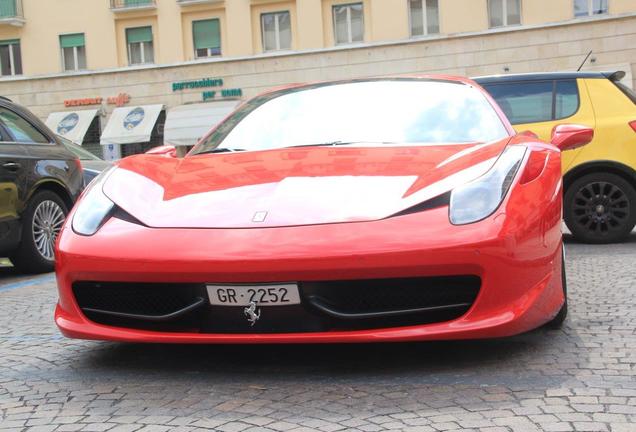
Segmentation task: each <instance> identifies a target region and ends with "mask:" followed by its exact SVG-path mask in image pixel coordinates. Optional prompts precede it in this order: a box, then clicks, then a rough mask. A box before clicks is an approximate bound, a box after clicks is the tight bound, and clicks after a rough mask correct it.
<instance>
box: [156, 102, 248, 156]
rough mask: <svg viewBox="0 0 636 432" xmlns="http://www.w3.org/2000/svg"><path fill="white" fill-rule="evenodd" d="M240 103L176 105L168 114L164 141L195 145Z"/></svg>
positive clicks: (175, 144)
mask: <svg viewBox="0 0 636 432" xmlns="http://www.w3.org/2000/svg"><path fill="white" fill-rule="evenodd" d="M239 103H240V101H235V100H232V101H218V102H208V103H197V104H189V105H181V106H178V107H174V108H172V109H171V110H170V111H168V114H167V115H166V125H165V127H164V135H163V141H164V142H165V143H166V144H171V145H174V146H191V145H194V144H196V143H197V141H198V140H199V139H200V138H201V137H202V136H203V135H205V134H206V133H207V132H208V131H209V130H210V129H211V128H212V127H213V126H216V125H217V124H218V123H219V122H220V121H221V120H223V119H224V118H225V117H226V116H227V115H228V114H229V113H231V112H232V111H234V108H236V106H237V105H238V104H239Z"/></svg>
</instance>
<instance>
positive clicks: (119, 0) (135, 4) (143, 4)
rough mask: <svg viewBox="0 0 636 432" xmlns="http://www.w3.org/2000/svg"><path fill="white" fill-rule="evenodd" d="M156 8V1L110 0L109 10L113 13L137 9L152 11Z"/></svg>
mask: <svg viewBox="0 0 636 432" xmlns="http://www.w3.org/2000/svg"><path fill="white" fill-rule="evenodd" d="M156 7H157V2H156V0H110V9H111V10H112V11H115V12H117V11H128V10H139V9H154V8H156Z"/></svg>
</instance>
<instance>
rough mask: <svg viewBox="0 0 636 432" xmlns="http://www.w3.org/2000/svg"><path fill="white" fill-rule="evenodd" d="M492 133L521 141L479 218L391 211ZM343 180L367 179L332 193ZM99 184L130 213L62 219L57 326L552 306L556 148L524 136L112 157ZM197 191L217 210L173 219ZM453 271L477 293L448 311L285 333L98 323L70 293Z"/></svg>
mask: <svg viewBox="0 0 636 432" xmlns="http://www.w3.org/2000/svg"><path fill="white" fill-rule="evenodd" d="M436 78H439V77H436ZM444 79H451V78H450V77H444ZM462 82H466V83H468V84H471V85H474V83H472V82H471V81H469V80H462ZM487 97H488V96H487ZM489 100H490V98H489ZM494 106H495V107H496V105H494ZM496 109H497V110H498V112H499V114H500V116H501V117H502V121H503V122H504V124H505V125H506V128H507V129H509V131H510V133H511V135H512V133H513V132H512V130H511V128H510V126H509V123H508V122H507V120H505V117H503V114H501V111H500V110H499V109H498V108H496ZM506 145H523V146H525V147H527V148H528V151H527V152H526V157H525V158H524V161H523V164H522V166H521V167H520V169H519V171H518V172H517V174H516V176H515V179H514V182H513V185H512V187H511V188H510V191H509V193H508V194H507V196H506V198H505V199H504V201H503V202H502V204H501V205H500V206H499V208H498V209H497V210H496V211H495V212H494V213H493V214H492V215H490V216H488V217H487V218H485V219H484V220H481V221H479V222H476V223H471V224H467V225H453V224H451V223H450V221H449V215H448V206H441V207H437V208H433V209H429V210H426V211H417V212H412V213H408V214H401V215H396V213H399V212H401V211H403V210H405V209H408V208H410V207H411V206H413V205H415V204H418V203H420V202H422V201H423V200H426V199H427V198H432V197H434V196H435V194H434V193H438V192H440V191H442V192H446V191H448V190H451V189H452V188H453V187H454V186H453V185H456V183H453V182H452V181H448V180H447V179H448V178H451V179H452V178H454V177H453V176H454V175H455V176H459V175H464V174H466V170H467V169H470V168H471V167H475V166H478V167H479V168H477V169H474V170H472V171H469V175H464V177H462V178H463V182H466V181H468V180H470V179H472V178H475V177H477V176H478V175H479V173H482V174H483V172H485V171H486V170H487V169H488V168H489V167H490V166H492V163H493V161H494V158H495V157H496V156H497V155H498V154H500V153H501V151H502V149H503V148H504V147H505V146H506ZM347 176H358V177H360V178H362V179H368V180H369V182H368V183H365V182H364V181H362V182H361V183H358V187H360V188H361V189H347V186H346V181H343V179H346V177H347ZM471 176H472V177H471ZM298 177H314V178H317V179H318V180H316V181H317V182H318V183H316V187H314V188H312V189H311V191H312V195H311V197H310V198H311V199H308V197H307V196H306V195H305V196H302V198H304V201H303V200H302V199H300V198H299V195H298V194H297V193H296V194H294V193H292V192H293V190H294V189H296V187H292V188H290V189H289V190H288V189H285V188H284V187H281V185H284V184H285V182H287V181H288V180H286V179H294V178H298ZM328 178H334V179H340V184H342V185H344V186H343V190H342V191H339V190H338V188H336V187H334V185H335V183H329V182H327V181H325V180H324V179H328ZM131 179H132V181H131ZM374 179H375V180H378V179H380V180H382V179H386V180H388V181H395V182H396V183H395V188H394V189H392V190H391V194H388V193H387V194H386V196H383V195H382V192H378V194H377V197H378V200H377V201H378V202H377V203H371V204H370V205H362V201H359V202H358V203H359V205H356V206H347V207H346V211H342V212H340V213H339V214H337V215H334V214H333V213H331V214H328V215H325V214H323V213H326V212H321V209H323V208H324V206H325V205H326V204H325V203H326V202H327V201H328V199H329V197H334V196H335V197H337V199H341V198H342V197H345V196H353V195H354V194H356V193H369V189H370V188H372V187H374V186H377V184H378V183H374V182H373V180H374ZM321 182H322V183H321ZM306 184H307V183H305V185H306ZM440 184H441V186H440ZM360 185H362V186H360ZM296 190H297V189H296ZM225 191H232V196H233V197H234V202H233V201H231V200H228V199H226V198H227V197H225V196H221V198H219V196H220V195H218V193H220V194H221V195H222V194H223V193H224V192H225ZM320 191H322V193H321V192H320ZM144 192H145V193H144ZM433 192H434V193H433ZM104 193H105V194H106V195H107V196H109V198H110V199H111V200H113V201H114V202H115V203H116V204H117V205H118V206H120V207H121V208H122V209H124V210H125V211H127V212H128V213H130V214H131V215H134V217H135V218H137V219H139V221H141V222H142V223H141V224H140V223H136V222H134V221H129V220H124V219H120V218H110V219H108V220H107V221H106V222H105V223H104V225H103V226H102V227H101V228H100V229H99V231H98V233H97V234H95V235H94V236H82V235H78V234H77V233H75V232H74V231H73V229H72V228H71V224H70V223H68V222H67V224H66V225H65V226H64V228H63V230H62V233H61V235H60V237H59V240H58V248H57V251H56V252H57V255H56V266H57V282H58V289H59V294H60V296H59V302H58V305H57V308H56V312H55V321H56V323H57V325H58V327H59V328H60V329H61V331H62V333H63V334H65V335H66V336H69V337H77V338H85V339H98V340H116V341H137V342H168V343H306V342H323V343H327V342H374V341H413V340H435V339H468V338H490V337H502V336H509V335H514V334H518V333H522V332H525V331H528V330H531V329H534V328H536V327H538V326H540V325H542V324H544V323H546V322H547V321H549V320H550V319H552V318H553V317H554V316H555V315H556V314H557V313H558V311H559V310H560V308H561V306H562V305H563V303H564V292H563V286H562V273H561V269H562V265H563V263H562V247H563V245H562V235H561V213H562V204H561V194H562V181H561V158H560V152H559V150H558V149H557V148H556V147H554V146H552V145H549V144H545V143H542V142H540V141H537V140H536V139H535V138H533V137H530V136H527V135H517V136H514V137H512V138H507V139H504V140H502V141H500V142H496V143H492V144H489V145H484V146H481V147H477V146H474V145H447V146H444V145H440V146H433V147H420V146H386V147H377V146H364V145H361V146H353V147H341V148H324V147H319V148H297V149H279V150H268V151H261V152H245V153H237V154H217V155H209V156H207V155H201V156H196V157H191V158H186V159H183V160H178V159H174V160H171V159H168V158H165V157H160V156H152V155H146V156H138V157H133V158H128V159H125V160H123V161H121V162H120V164H119V168H118V170H116V171H114V173H113V174H111V177H110V178H109V179H108V181H107V182H106V184H105V187H104ZM429 193H430V194H432V195H431V196H429V195H428V194H429ZM389 195H391V197H393V198H391V197H390V196H389ZM257 196H259V197H263V199H264V200H265V201H262V202H261V203H260V204H266V206H265V207H264V208H267V209H272V208H273V209H274V210H275V211H272V213H273V216H272V218H271V219H269V218H268V220H267V222H265V223H261V224H256V223H254V222H252V219H251V216H252V215H253V214H254V211H258V210H263V208H261V207H259V203H258V202H254V201H255V197H257ZM338 197H340V198H338ZM354 198H355V197H354ZM354 198H352V199H354ZM303 202H305V205H304V206H303V205H301V204H302V203H303ZM342 202H343V203H345V202H346V201H345V200H344V199H343V200H342ZM197 203H202V204H201V205H202V206H206V207H208V208H209V207H210V206H216V205H219V206H222V207H223V208H222V209H221V210H219V211H212V212H207V213H202V212H197V211H193V212H192V213H193V214H192V215H191V217H190V216H189V215H186V214H185V213H187V212H188V210H189V209H190V206H191V205H198V204H197ZM176 211H180V212H181V213H180V214H179V218H175V217H174V213H175V212H176ZM74 213H75V210H73V211H71V214H70V215H69V217H68V221H71V220H72V218H73V215H74ZM279 213H280V216H276V215H278V214H279ZM290 214H293V215H295V217H293V218H292V217H290V216H289V215H290ZM171 215H172V216H171ZM175 221H176V222H175ZM465 274H473V275H477V276H479V277H480V278H481V289H480V291H479V294H478V296H477V298H476V300H475V301H474V303H473V304H472V306H471V307H470V309H469V310H468V312H466V313H465V314H464V315H462V316H461V317H459V318H457V319H454V320H451V321H444V322H436V323H432V324H422V325H409V326H401V327H389V328H376V329H372V330H347V331H342V330H338V331H324V332H300V333H298V332H297V333H261V334H254V333H232V334H229V333H222V334H217V333H201V332H195V331H193V332H166V331H154V330H139V329H133V328H125V327H116V326H109V325H102V324H98V323H96V322H94V321H91V320H90V319H88V318H87V317H86V315H85V314H84V313H83V312H82V310H81V309H80V307H79V306H78V303H77V301H76V299H75V297H74V294H73V290H72V285H73V283H74V282H76V281H112V282H118V281H120V282H174V283H267V282H281V281H324V280H336V279H337V280H353V279H372V278H404V277H424V276H449V275H465ZM270 309H271V308H270ZM265 313H267V311H266V312H265Z"/></svg>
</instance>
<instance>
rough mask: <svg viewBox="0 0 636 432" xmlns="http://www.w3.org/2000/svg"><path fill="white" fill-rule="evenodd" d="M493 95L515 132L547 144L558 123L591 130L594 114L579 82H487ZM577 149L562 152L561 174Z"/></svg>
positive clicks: (558, 80) (584, 89) (585, 92)
mask: <svg viewBox="0 0 636 432" xmlns="http://www.w3.org/2000/svg"><path fill="white" fill-rule="evenodd" d="M484 88H486V90H488V92H489V93H490V94H491V95H492V96H493V98H494V99H495V100H496V101H497V103H498V104H499V106H500V107H501V109H502V110H503V111H504V113H505V114H506V116H507V117H508V119H509V120H510V123H512V125H513V126H514V128H515V130H516V131H517V132H523V131H526V130H529V131H532V132H534V133H535V134H537V135H538V136H539V138H540V139H542V140H543V141H547V142H549V141H550V139H551V135H552V129H553V128H554V126H556V125H558V124H564V123H576V124H582V125H586V126H590V127H595V117H594V111H593V109H592V104H591V103H590V98H589V95H588V92H587V87H586V86H585V84H584V82H583V81H582V80H576V79H573V78H572V79H557V80H552V79H546V80H532V81H516V82H505V83H488V84H484ZM579 151H580V150H573V151H568V152H564V153H563V155H562V167H563V172H565V171H567V169H568V167H569V166H570V165H571V164H572V161H573V160H574V159H575V158H576V155H577V154H578V152H579Z"/></svg>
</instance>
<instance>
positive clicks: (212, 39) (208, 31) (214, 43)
mask: <svg viewBox="0 0 636 432" xmlns="http://www.w3.org/2000/svg"><path fill="white" fill-rule="evenodd" d="M220 27H221V26H220V25H219V20H218V19H211V20H204V21H193V22H192V33H193V37H194V48H195V49H207V48H221V29H220Z"/></svg>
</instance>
